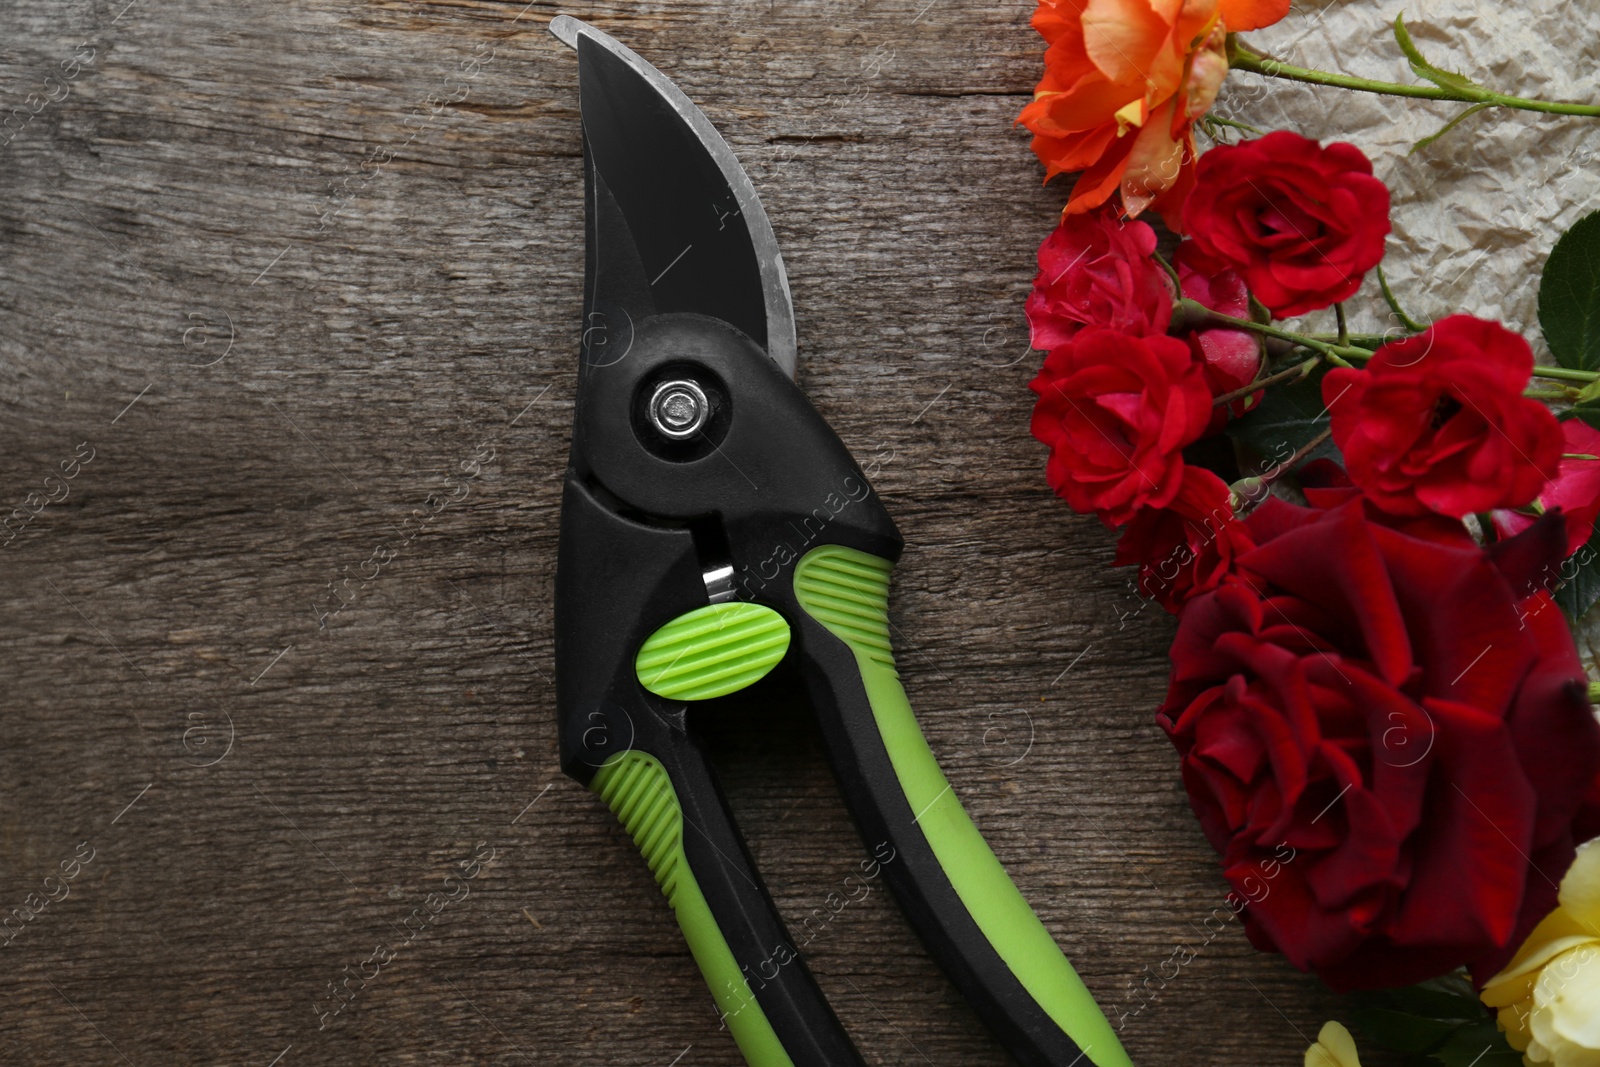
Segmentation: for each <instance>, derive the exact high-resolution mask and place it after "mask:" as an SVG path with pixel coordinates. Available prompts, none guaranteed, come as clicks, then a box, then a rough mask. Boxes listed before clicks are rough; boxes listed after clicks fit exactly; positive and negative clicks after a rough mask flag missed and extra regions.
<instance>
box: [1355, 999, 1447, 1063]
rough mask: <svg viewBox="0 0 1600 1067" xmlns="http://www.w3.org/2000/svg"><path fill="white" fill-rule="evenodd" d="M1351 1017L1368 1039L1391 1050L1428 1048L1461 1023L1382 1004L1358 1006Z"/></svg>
mask: <svg viewBox="0 0 1600 1067" xmlns="http://www.w3.org/2000/svg"><path fill="white" fill-rule="evenodd" d="M1351 1018H1352V1019H1353V1020H1354V1022H1355V1024H1356V1026H1358V1027H1360V1029H1361V1032H1362V1034H1364V1035H1365V1036H1366V1037H1367V1039H1368V1040H1370V1041H1371V1042H1372V1043H1373V1044H1375V1045H1382V1046H1383V1047H1384V1048H1386V1049H1389V1050H1391V1051H1393V1052H1411V1053H1422V1052H1428V1051H1429V1050H1431V1049H1433V1048H1435V1047H1436V1046H1439V1045H1442V1044H1444V1043H1445V1042H1446V1041H1447V1040H1449V1039H1450V1037H1451V1036H1452V1035H1453V1034H1455V1032H1456V1031H1457V1030H1459V1029H1461V1025H1462V1024H1461V1023H1459V1022H1446V1021H1444V1020H1441V1019H1424V1018H1422V1017H1421V1016H1417V1015H1408V1014H1406V1013H1405V1012H1400V1011H1389V1010H1387V1009H1385V1008H1364V1009H1358V1010H1357V1011H1355V1012H1352V1013H1351Z"/></svg>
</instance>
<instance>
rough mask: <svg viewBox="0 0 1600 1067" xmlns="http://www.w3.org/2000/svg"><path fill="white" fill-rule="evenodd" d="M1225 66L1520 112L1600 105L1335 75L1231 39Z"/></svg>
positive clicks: (1577, 111) (1588, 112)
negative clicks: (1251, 47)
mask: <svg viewBox="0 0 1600 1067" xmlns="http://www.w3.org/2000/svg"><path fill="white" fill-rule="evenodd" d="M1228 66H1229V67H1230V68H1231V69H1233V70H1248V71H1250V72H1251V73H1253V74H1264V75H1266V76H1268V77H1271V78H1284V79H1287V80H1288V81H1297V82H1309V83H1311V84H1313V85H1332V86H1335V87H1337V88H1340V89H1356V90H1359V91H1361V92H1366V93H1379V94H1382V95H1384V96H1413V97H1420V98H1422V99H1424V100H1458V101H1460V102H1462V103H1466V104H1492V105H1495V106H1497V107H1511V108H1517V109H1518V110H1521V111H1543V112H1546V113H1548V114H1554V115H1585V116H1590V117H1600V104H1568V103H1562V102H1559V101H1550V100H1529V99H1527V98H1525V97H1521V96H1507V95H1506V94H1504V93H1497V92H1494V91H1493V90H1490V89H1483V88H1477V87H1474V88H1466V87H1462V88H1459V89H1446V88H1445V87H1444V86H1442V85H1405V84H1402V83H1400V82H1385V81H1374V80H1373V79H1371V78H1357V77H1354V76H1352V75H1349V74H1335V73H1333V72H1332V71H1327V70H1313V69H1311V68H1310V67H1297V66H1295V65H1294V64H1292V63H1282V62H1279V61H1278V60H1276V59H1268V58H1267V57H1266V56H1262V55H1257V54H1256V53H1254V52H1252V51H1250V50H1249V49H1248V48H1246V47H1245V46H1244V45H1242V44H1240V43H1239V42H1238V41H1237V40H1234V39H1232V38H1230V39H1229V42H1228Z"/></svg>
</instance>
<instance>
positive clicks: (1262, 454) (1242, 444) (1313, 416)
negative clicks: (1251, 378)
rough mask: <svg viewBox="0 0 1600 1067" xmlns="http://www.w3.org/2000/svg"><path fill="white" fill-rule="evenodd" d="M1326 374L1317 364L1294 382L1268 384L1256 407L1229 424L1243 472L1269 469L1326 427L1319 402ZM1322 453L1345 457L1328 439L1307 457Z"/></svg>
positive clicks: (1339, 458) (1264, 472)
mask: <svg viewBox="0 0 1600 1067" xmlns="http://www.w3.org/2000/svg"><path fill="white" fill-rule="evenodd" d="M1325 373H1326V367H1325V366H1323V367H1318V368H1317V369H1316V370H1313V371H1312V372H1311V374H1310V375H1308V376H1307V377H1305V378H1302V379H1301V380H1299V381H1297V382H1286V383H1284V384H1282V385H1271V386H1268V387H1267V388H1266V389H1265V390H1263V391H1262V394H1261V399H1260V400H1259V401H1257V402H1256V406H1255V407H1253V408H1251V409H1250V410H1249V411H1247V412H1246V413H1245V414H1244V415H1243V416H1241V417H1240V418H1237V419H1234V420H1233V421H1232V422H1230V423H1228V427H1227V431H1226V432H1227V434H1228V436H1229V437H1231V438H1232V439H1233V441H1234V444H1235V445H1236V446H1238V451H1239V453H1240V457H1239V469H1240V472H1241V473H1242V474H1245V475H1256V476H1260V475H1264V474H1267V473H1269V472H1271V471H1272V470H1274V469H1276V467H1277V466H1278V465H1279V464H1281V463H1283V462H1285V461H1286V460H1288V458H1289V457H1290V456H1292V455H1294V453H1296V452H1297V451H1299V450H1300V447H1301V446H1302V445H1304V444H1307V443H1308V442H1309V441H1310V440H1311V439H1312V438H1313V437H1316V436H1317V435H1318V434H1320V433H1322V432H1323V431H1324V430H1326V429H1327V428H1328V409H1327V408H1326V407H1324V406H1323V403H1322V377H1323V375H1324V374H1325ZM1324 456H1326V457H1328V458H1330V459H1333V460H1336V461H1338V462H1341V463H1342V462H1343V460H1344V457H1343V456H1341V455H1340V454H1339V450H1338V448H1336V447H1334V444H1333V442H1332V441H1331V440H1330V441H1324V442H1323V443H1322V444H1321V445H1319V446H1318V447H1317V449H1316V451H1314V452H1312V453H1311V455H1310V456H1307V457H1306V458H1307V459H1320V458H1322V457H1324Z"/></svg>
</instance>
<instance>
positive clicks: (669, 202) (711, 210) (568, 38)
mask: <svg viewBox="0 0 1600 1067" xmlns="http://www.w3.org/2000/svg"><path fill="white" fill-rule="evenodd" d="M549 28H550V32H551V33H552V34H554V35H555V36H556V38H557V39H559V40H560V41H562V42H563V43H564V44H567V45H569V46H570V47H572V48H574V49H576V50H577V52H578V80H579V99H580V101H581V103H582V108H583V130H584V142H585V149H586V154H587V157H588V165H589V175H588V177H589V211H590V226H591V233H590V238H589V241H590V249H589V272H588V273H589V291H588V293H587V294H586V300H585V304H586V306H585V316H586V317H585V327H586V329H585V338H586V345H587V344H588V343H589V341H590V339H591V332H592V331H594V330H596V329H598V330H599V331H600V337H601V341H602V343H603V341H604V339H605V338H604V335H605V331H606V329H607V326H606V323H607V321H608V318H609V316H610V315H611V314H612V313H614V312H619V311H620V312H622V313H624V314H625V315H626V316H627V317H628V319H629V320H630V321H632V320H635V319H637V318H638V317H640V316H641V315H648V314H650V313H652V312H669V311H693V312H698V313H700V314H705V315H712V316H714V317H716V318H719V319H722V320H723V321H725V322H729V323H731V324H733V325H734V326H737V327H738V328H739V329H741V330H743V331H744V332H745V333H746V334H747V335H749V336H750V338H751V339H752V340H754V341H755V342H756V343H757V344H759V345H761V346H762V347H763V348H765V349H766V351H767V354H768V355H769V356H771V357H772V359H773V360H774V361H775V362H776V363H777V364H778V366H779V367H781V368H782V369H783V371H784V373H786V374H787V375H789V377H791V378H793V377H794V373H795V361H796V354H797V352H796V345H795V332H794V307H793V305H792V304H791V303H790V299H789V280H788V276H787V275H786V274H785V273H784V269H783V257H782V256H781V255H780V254H779V252H778V241H777V238H776V237H774V236H773V233H772V225H771V223H769V222H768V221H767V214H766V211H765V210H763V209H762V207H761V201H760V200H759V199H758V198H757V197H756V191H755V187H754V186H752V185H751V184H750V178H749V177H748V176H747V175H746V174H745V172H744V168H743V167H741V166H740V165H739V161H738V159H737V158H735V156H734V154H733V150H732V149H731V148H729V147H728V144H727V142H726V141H724V140H723V139H722V136H721V135H720V134H718V133H717V131H716V128H715V127H713V126H712V125H711V122H710V120H709V119H707V118H706V117H705V115H704V114H702V113H701V111H700V109H699V108H698V107H696V106H695V105H694V103H693V102H692V101H691V100H690V99H689V98H688V97H687V96H685V95H684V94H683V92H682V90H680V89H679V88H678V87H677V86H676V85H673V84H672V82H671V81H670V80H668V78H667V77H666V76H665V75H664V74H662V73H661V72H660V71H659V70H657V69H656V68H655V67H653V66H651V65H650V64H649V63H647V62H645V61H644V60H643V59H641V58H640V57H639V56H638V55H636V54H635V53H634V52H633V51H632V50H631V49H629V48H627V47H626V46H625V45H623V44H621V43H620V42H618V41H617V40H615V39H614V38H612V37H610V36H608V35H607V34H604V33H601V32H600V31H599V30H597V29H595V28H594V27H592V26H589V25H587V24H585V23H583V22H580V21H579V20H577V19H575V18H572V17H571V16H569V15H558V16H556V17H555V18H554V19H552V20H551V22H550V27H549ZM624 238H626V239H627V243H628V244H630V245H631V248H630V247H619V245H621V244H622V240H623V239H624ZM617 358H620V357H617Z"/></svg>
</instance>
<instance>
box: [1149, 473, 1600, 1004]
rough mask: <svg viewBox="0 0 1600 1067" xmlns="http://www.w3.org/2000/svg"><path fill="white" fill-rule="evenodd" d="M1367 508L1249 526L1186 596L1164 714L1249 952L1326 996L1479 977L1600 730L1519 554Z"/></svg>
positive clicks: (1559, 827)
mask: <svg viewBox="0 0 1600 1067" xmlns="http://www.w3.org/2000/svg"><path fill="white" fill-rule="evenodd" d="M1363 507H1364V505H1363V503H1362V502H1361V501H1360V500H1351V501H1350V502H1348V503H1346V504H1343V505H1341V506H1339V507H1336V508H1334V509H1332V510H1327V511H1322V510H1316V509H1312V508H1298V507H1295V506H1293V505H1290V504H1286V503H1283V502H1282V501H1279V500H1269V501H1267V502H1266V503H1265V504H1263V505H1262V506H1261V507H1260V508H1259V509H1258V510H1257V511H1256V512H1255V513H1254V514H1252V515H1251V516H1250V518H1249V519H1247V520H1246V523H1247V525H1248V526H1249V528H1250V531H1251V534H1252V535H1253V536H1254V537H1255V539H1256V541H1257V542H1258V544H1259V547H1258V548H1255V549H1253V550H1251V551H1249V552H1246V553H1245V554H1243V555H1242V556H1240V557H1239V559H1238V561H1237V569H1238V576H1237V577H1235V578H1231V579H1229V580H1228V581H1227V582H1225V583H1224V584H1223V585H1222V586H1221V587H1220V588H1219V589H1217V590H1216V591H1215V592H1213V593H1209V594H1207V595H1205V596H1202V597H1200V598H1198V599H1196V600H1194V601H1192V602H1191V603H1190V604H1189V605H1188V606H1187V607H1186V608H1185V609H1184V611H1183V614H1182V615H1181V617H1180V621H1179V625H1178V635H1177V638H1176V640H1175V641H1174V644H1173V648H1172V679H1171V687H1170V689H1169V690H1168V693H1167V699H1166V702H1165V704H1164V705H1163V706H1162V709H1161V712H1160V715H1159V717H1158V718H1159V721H1160V723H1161V725H1162V726H1163V728H1164V729H1165V730H1166V731H1167V733H1168V735H1169V736H1170V737H1171V738H1172V741H1173V743H1174V744H1175V745H1176V746H1177V748H1178V751H1179V753H1180V754H1181V755H1182V761H1183V777H1184V784H1185V786H1186V787H1187V789H1188V791H1189V800H1190V804H1191V806H1192V807H1193V808H1194V811H1195V814H1196V815H1197V816H1198V817H1199V820H1200V823H1201V826H1202V827H1203V828H1204V830H1205V833H1206V836H1207V838H1208V839H1209V840H1210V841H1211V843H1212V845H1213V846H1214V847H1215V848H1216V849H1217V851H1218V852H1219V853H1220V854H1221V855H1222V858H1223V866H1224V871H1225V874H1226V876H1227V878H1228V880H1229V881H1230V883H1231V884H1232V886H1233V888H1234V891H1235V893H1237V894H1238V896H1239V899H1240V900H1241V901H1242V902H1243V915H1244V922H1245V929H1246V931H1247V932H1248V934H1249V936H1250V939H1251V941H1252V942H1253V943H1254V944H1255V945H1256V946H1257V947H1259V948H1263V949H1276V950H1278V951H1280V952H1282V953H1283V954H1284V955H1285V956H1287V957H1288V958H1289V960H1290V961H1291V962H1292V963H1294V965H1295V966H1297V967H1300V968H1301V969H1304V970H1311V971H1315V972H1316V973H1317V974H1318V975H1320V976H1321V977H1322V978H1323V980H1325V981H1326V982H1327V983H1328V984H1329V985H1331V986H1333V987H1334V988H1335V989H1339V990H1348V989H1357V988H1378V987H1387V986H1399V985H1406V984H1410V983H1413V982H1417V981H1421V980H1423V979H1426V978H1429V977H1432V976H1435V975H1439V974H1443V973H1445V972H1448V971H1450V970H1452V969H1454V968H1456V967H1458V966H1461V965H1463V964H1466V965H1469V966H1471V967H1472V968H1473V969H1474V971H1475V973H1476V974H1477V975H1478V976H1479V977H1480V979H1481V978H1487V977H1488V975H1489V974H1491V973H1493V971H1494V970H1495V969H1497V968H1498V967H1500V966H1501V965H1502V964H1503V963H1504V962H1505V961H1506V960H1507V959H1509V957H1510V955H1511V953H1512V952H1513V951H1514V950H1515V949H1516V947H1517V946H1518V945H1519V944H1520V942H1521V940H1522V938H1523V936H1524V935H1525V934H1526V933H1527V932H1528V930H1529V929H1531V927H1532V926H1533V925H1534V924H1535V923H1536V922H1538V920H1539V919H1540V918H1542V917H1543V916H1544V915H1545V914H1546V913H1547V912H1548V911H1549V909H1550V907H1551V906H1552V905H1553V903H1554V894H1555V888H1554V887H1555V886H1556V884H1557V883H1558V882H1559V881H1560V879H1561V875H1562V873H1563V872H1564V871H1565V870H1566V867H1567V866H1568V864H1570V863H1571V860H1572V855H1573V820H1574V819H1575V818H1577V817H1578V816H1579V815H1580V812H1581V810H1582V808H1583V804H1584V801H1585V798H1586V796H1587V794H1588V793H1589V792H1590V790H1591V788H1592V787H1593V784H1594V781H1595V776H1596V773H1597V772H1600V724H1597V723H1596V721H1595V717H1594V714H1593V712H1592V711H1591V710H1590V707H1589V703H1588V699H1587V694H1586V686H1585V680H1584V675H1583V670H1582V667H1581V666H1580V665H1579V662H1578V656H1577V652H1576V650H1575V649H1574V647H1573V643H1572V637H1571V635H1570V633H1569V632H1568V630H1567V627H1566V623H1565V622H1564V620H1563V619H1562V617H1561V614H1560V612H1559V611H1558V610H1556V609H1555V608H1554V606H1553V605H1552V603H1551V601H1550V598H1549V596H1548V595H1547V594H1545V593H1544V592H1542V591H1540V592H1537V593H1534V594H1533V595H1532V596H1525V595H1526V593H1527V591H1528V589H1529V587H1530V577H1531V575H1530V570H1529V564H1530V563H1531V562H1532V561H1530V560H1529V559H1528V558H1526V557H1527V553H1525V552H1523V551H1521V550H1520V547H1519V546H1511V549H1512V550H1508V551H1505V552H1496V553H1486V552H1484V551H1483V550H1481V549H1479V548H1477V547H1476V546H1474V545H1471V544H1466V543H1461V542H1457V541H1454V540H1448V541H1440V540H1434V539H1425V538H1418V537H1412V536H1410V535H1409V534H1406V533H1404V532H1402V531H1400V530H1396V529H1392V528H1390V527H1387V526H1383V525H1378V524H1376V523H1373V522H1371V521H1370V520H1369V519H1368V518H1367V516H1366V515H1365V513H1364V511H1363ZM1558 525H1559V524H1558V523H1552V524H1550V525H1549V526H1548V527H1547V528H1541V529H1540V530H1536V531H1531V532H1530V536H1533V535H1542V534H1544V533H1546V532H1556V533H1559V530H1558ZM1533 540H1534V541H1535V542H1539V537H1537V536H1533ZM1540 543H1542V544H1544V546H1545V547H1546V548H1549V547H1556V548H1559V545H1558V544H1557V543H1556V542H1555V541H1552V540H1550V539H1549V538H1545V539H1544V541H1543V542H1540Z"/></svg>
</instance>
